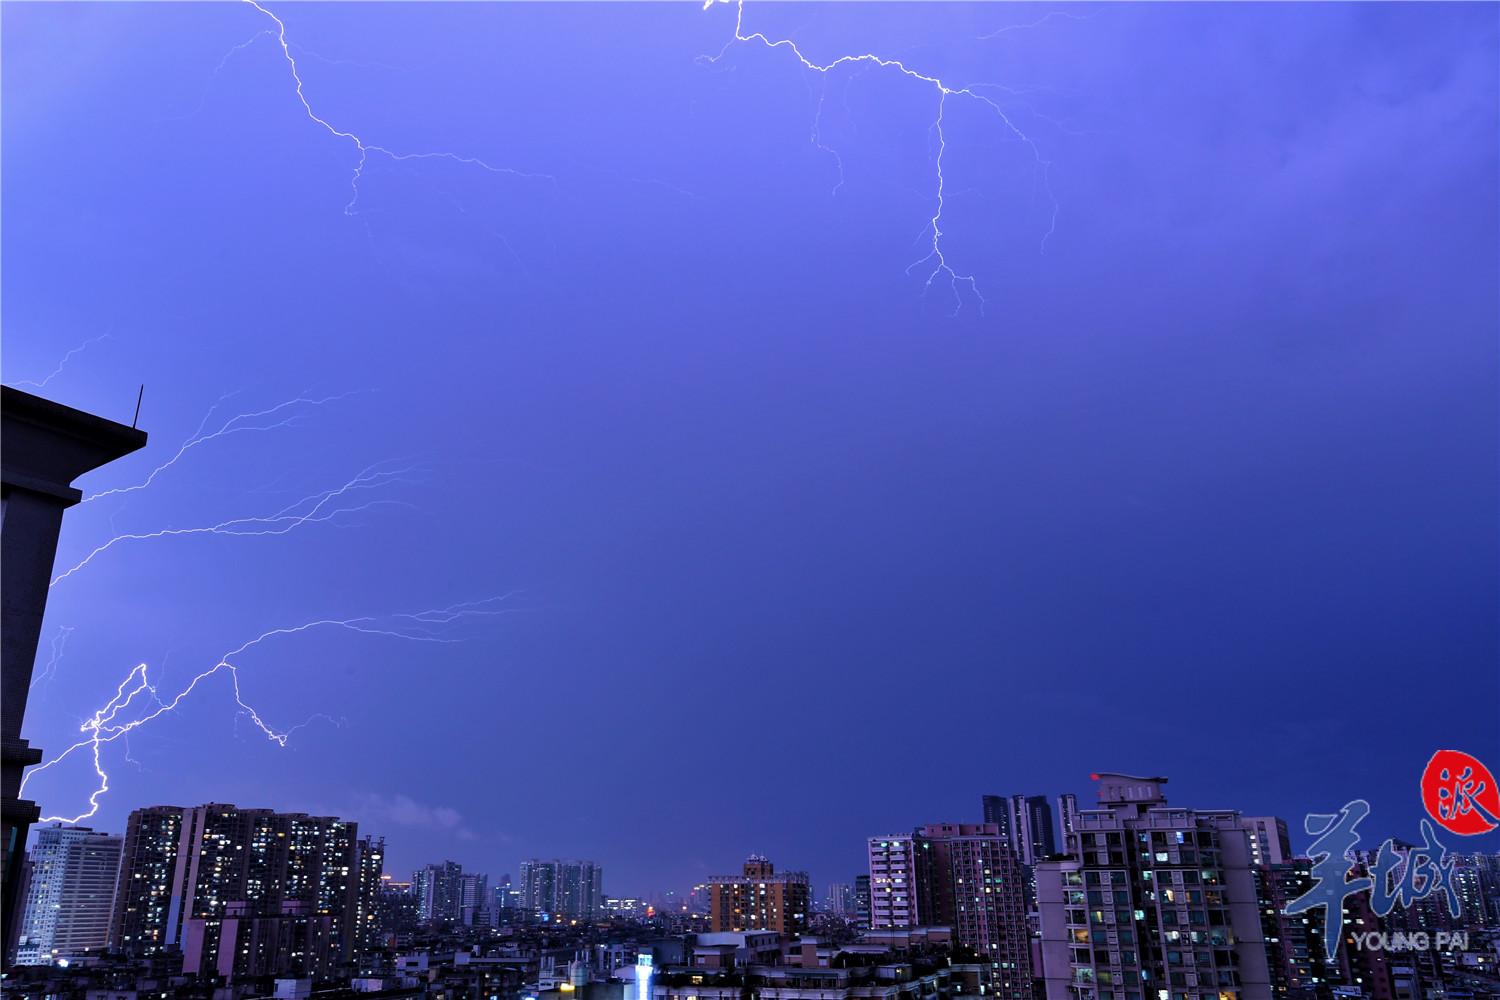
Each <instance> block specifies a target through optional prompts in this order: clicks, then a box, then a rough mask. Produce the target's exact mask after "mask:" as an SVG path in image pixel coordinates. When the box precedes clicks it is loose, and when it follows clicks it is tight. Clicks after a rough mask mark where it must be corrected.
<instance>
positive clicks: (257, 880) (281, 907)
mask: <svg viewBox="0 0 1500 1000" xmlns="http://www.w3.org/2000/svg"><path fill="white" fill-rule="evenodd" d="M382 854H383V850H382V849H381V847H380V845H379V842H377V841H372V840H370V839H369V838H366V839H364V840H361V839H359V836H358V828H357V826H356V824H354V823H350V822H345V821H344V820H341V819H337V818H334V817H331V816H308V815H305V814H303V813H278V812H275V811H273V810H270V809H240V808H238V807H236V806H233V805H227V804H223V803H210V804H208V805H203V806H197V807H195V808H182V807H178V806H154V807H151V808H148V809H137V810H136V811H135V812H133V813H131V815H130V820H129V822H128V824H127V825H126V830H125V844H124V851H123V856H122V859H121V865H120V878H119V882H118V884H117V888H116V892H115V906H114V916H113V919H112V921H111V931H110V940H111V943H112V944H113V945H114V946H115V947H117V948H119V949H120V950H122V951H124V952H126V953H127V954H131V955H144V954H150V953H153V952H157V951H160V950H162V949H164V948H166V947H169V946H176V947H178V948H180V949H181V950H182V955H183V970H184V971H185V972H189V973H193V972H200V973H215V974H219V975H223V976H226V977H230V978H233V977H240V976H259V975H285V974H306V975H319V974H326V973H327V972H329V971H331V970H332V969H333V968H335V967H337V966H338V965H340V964H342V963H346V962H351V961H353V960H355V959H356V958H357V957H358V955H359V954H360V951H361V949H362V948H363V947H365V945H366V943H367V941H368V939H369V933H368V925H369V924H370V923H372V922H373V921H371V920H369V919H367V918H368V917H369V916H371V915H373V912H374V905H375V893H376V890H377V888H378V886H379V879H380V869H381V855H382Z"/></svg>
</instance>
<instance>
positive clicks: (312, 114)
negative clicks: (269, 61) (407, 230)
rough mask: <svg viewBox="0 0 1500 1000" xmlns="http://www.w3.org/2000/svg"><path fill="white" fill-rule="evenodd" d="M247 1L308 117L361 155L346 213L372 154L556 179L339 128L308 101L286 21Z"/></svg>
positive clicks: (352, 205)
mask: <svg viewBox="0 0 1500 1000" xmlns="http://www.w3.org/2000/svg"><path fill="white" fill-rule="evenodd" d="M244 2H245V3H247V4H249V5H250V6H252V7H254V8H255V9H256V10H258V11H260V12H261V13H262V14H264V15H265V16H266V17H268V18H270V19H271V21H272V22H273V23H274V24H275V25H276V27H275V30H274V33H275V38H276V43H277V44H278V45H279V46H280V47H281V54H282V56H283V57H284V58H285V59H286V64H287V67H288V69H289V70H290V71H291V74H292V81H293V82H294V83H295V84H296V93H297V101H298V103H300V104H301V105H302V110H303V111H304V112H305V113H306V114H307V117H308V120H309V121H311V122H313V123H314V124H316V125H318V126H320V127H321V128H322V129H323V130H324V131H326V132H327V133H328V134H329V135H331V136H333V137H334V138H336V139H342V140H344V141H346V142H348V143H350V144H351V145H352V146H353V147H354V149H355V151H356V152H357V153H358V154H359V159H358V161H357V162H356V163H355V166H354V175H353V176H352V177H351V178H350V180H349V186H350V188H351V189H352V193H351V194H350V197H349V202H348V204H346V205H345V206H344V214H345V215H355V214H357V213H356V212H355V205H356V204H357V203H358V202H359V182H360V180H361V179H362V178H363V177H364V172H365V165H366V164H367V163H368V162H369V159H370V154H371V153H375V154H378V155H380V156H384V157H386V158H387V159H389V160H392V161H394V162H401V161H404V160H450V161H452V162H454V163H460V164H463V165H465V166H471V167H478V168H479V169H481V170H486V171H488V172H489V173H492V174H504V175H508V176H510V177H520V178H524V179H526V180H548V181H551V180H555V178H553V177H551V176H549V175H547V174H532V173H526V172H524V171H521V170H516V169H514V168H512V167H499V166H495V165H494V164H492V163H488V162H486V161H484V160H482V159H480V158H479V157H477V156H463V155H460V154H458V153H449V152H434V153H398V152H395V151H393V150H391V149H389V148H387V147H385V146H378V145H376V144H375V143H372V142H367V141H365V140H364V139H362V138H361V137H360V136H358V135H357V134H355V133H354V132H349V131H346V130H344V129H341V128H338V127H337V126H335V125H333V124H332V123H330V122H329V121H328V120H327V119H326V118H323V117H321V116H320V115H319V114H318V113H317V112H316V111H314V110H313V106H312V104H311V102H309V101H308V99H307V95H306V93H305V92H304V84H303V81H302V73H301V70H300V69H299V68H298V66H297V57H296V56H295V55H294V54H293V53H292V48H293V46H292V45H291V43H289V42H288V41H287V37H286V24H285V23H284V22H283V21H282V20H281V18H279V17H277V16H276V15H275V14H273V13H271V12H270V11H269V10H267V9H266V8H265V7H263V6H261V5H260V4H259V3H258V2H257V0H244ZM252 41H254V39H252Z"/></svg>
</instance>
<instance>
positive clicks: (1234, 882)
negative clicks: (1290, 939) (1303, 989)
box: [1037, 774, 1271, 1000]
mask: <svg viewBox="0 0 1500 1000" xmlns="http://www.w3.org/2000/svg"><path fill="white" fill-rule="evenodd" d="M1095 779H1096V781H1097V782H1098V791H1099V808H1098V809H1088V810H1080V811H1079V812H1078V813H1077V814H1076V815H1075V817H1074V819H1073V828H1072V830H1071V831H1070V832H1069V833H1068V834H1067V835H1066V837H1065V842H1066V853H1067V855H1068V857H1067V859H1066V860H1053V861H1044V862H1041V863H1040V864H1039V865H1038V866H1037V902H1038V909H1039V911H1040V928H1041V958H1042V966H1043V969H1044V973H1045V995H1046V997H1047V1000H1102V998H1110V1000H1159V998H1160V997H1163V996H1165V997H1167V998H1168V1000H1259V998H1262V997H1267V996H1270V990H1271V985H1270V977H1269V971H1268V968H1267V959H1266V949H1265V940H1264V928H1263V925H1262V922H1261V913H1260V907H1259V904H1258V900H1257V888H1256V879H1255V874H1254V870H1253V865H1252V864H1251V856H1250V846H1249V837H1248V834H1247V832H1246V829H1245V827H1244V826H1243V825H1242V824H1241V817H1240V816H1239V814H1238V813H1234V812H1224V811H1213V812H1202V811H1195V810H1192V809H1182V808H1174V807H1172V806H1169V805H1168V804H1167V800H1166V796H1165V795H1164V794H1163V792H1162V786H1163V785H1164V784H1166V779H1165V778H1138V777H1134V776H1131V775H1122V774H1100V775H1096V776H1095Z"/></svg>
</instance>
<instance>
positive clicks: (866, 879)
mask: <svg viewBox="0 0 1500 1000" xmlns="http://www.w3.org/2000/svg"><path fill="white" fill-rule="evenodd" d="M854 925H855V926H856V927H858V928H860V929H861V930H869V928H870V876H869V875H856V876H854Z"/></svg>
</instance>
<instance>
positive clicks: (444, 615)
mask: <svg viewBox="0 0 1500 1000" xmlns="http://www.w3.org/2000/svg"><path fill="white" fill-rule="evenodd" d="M513 596H514V594H502V595H500V596H498V597H489V598H484V599H482V600H478V601H467V602H463V603H459V604H452V605H449V606H448V607H445V608H430V609H427V610H424V611H416V612H402V613H397V614H391V615H385V616H365V617H358V618H319V619H315V620H313V621H307V622H303V623H301V624H298V625H288V626H281V627H278V628H272V629H268V630H266V631H265V632H262V633H261V634H260V635H257V636H255V637H254V638H253V639H250V640H248V641H246V642H243V643H241V644H240V645H238V646H236V647H234V648H233V649H231V650H229V651H228V652H226V653H224V654H222V655H220V656H219V657H218V658H217V659H216V661H215V662H214V664H213V665H212V666H210V667H208V668H207V669H205V670H203V671H201V672H200V673H198V674H197V675H196V676H194V677H193V678H192V679H191V680H190V681H188V683H187V684H186V685H185V686H184V687H183V688H182V689H181V690H180V691H178V692H177V694H175V695H174V696H173V697H172V698H171V700H170V701H163V700H162V699H161V697H160V693H159V691H158V689H157V685H156V684H153V683H152V682H151V679H150V677H149V675H148V668H147V665H146V664H144V663H140V664H137V665H136V666H134V667H132V668H131V669H130V672H129V673H127V674H126V675H125V678H124V679H123V680H121V681H120V684H119V686H118V687H117V688H116V689H115V693H114V696H113V697H111V698H110V699H109V700H108V701H107V702H105V703H104V705H103V706H102V707H101V708H100V709H99V710H98V711H96V712H95V713H94V714H93V715H92V716H90V717H89V718H88V719H86V720H84V722H83V723H82V725H80V726H79V732H80V733H82V734H83V738H82V739H80V740H78V741H77V742H75V743H74V744H72V745H71V746H69V747H68V748H67V749H66V750H64V751H63V752H62V753H60V754H58V755H57V756H56V757H54V758H52V759H51V760H49V761H47V763H45V764H41V765H39V766H37V767H34V768H32V769H31V770H29V771H28V772H26V774H25V775H24V776H23V777H22V779H21V788H22V789H23V790H24V789H25V788H26V783H27V782H29V781H30V780H31V779H33V778H35V777H36V776H37V775H38V774H42V773H44V772H46V771H48V770H50V769H51V768H53V767H56V766H57V765H58V764H61V763H62V762H63V761H65V760H67V759H68V758H69V757H71V756H73V755H74V754H75V753H78V752H80V751H85V752H87V754H88V756H89V758H90V760H91V763H92V765H93V769H94V776H95V778H96V779H97V784H96V786H95V788H94V790H93V792H91V793H90V794H89V797H88V809H87V810H85V811H83V812H81V813H79V814H78V815H76V816H47V817H43V819H42V822H44V823H52V822H61V823H79V822H82V821H83V820H86V819H88V818H90V817H91V816H93V815H94V814H95V813H96V812H98V810H99V801H100V800H101V799H102V798H103V797H104V796H105V795H106V794H107V793H108V792H109V772H108V771H107V770H106V769H105V767H104V759H103V748H104V747H105V746H106V745H108V744H110V743H113V742H115V741H116V740H120V739H126V738H127V737H128V736H129V734H130V733H132V732H135V731H136V730H139V729H140V728H141V727H142V726H145V725H147V724H149V723H150V722H152V721H153V720H155V719H158V718H160V717H161V716H163V715H165V714H167V713H168V712H173V711H175V710H176V709H177V707H178V706H179V705H181V704H182V703H183V701H185V700H186V699H187V698H188V697H189V696H190V695H192V693H193V692H194V691H195V690H197V688H198V686H199V685H200V684H202V683H203V682H204V681H206V680H208V679H209V678H211V677H214V676H216V675H218V674H220V673H227V674H229V678H230V690H231V693H232V694H233V695H234V701H235V704H236V705H237V706H238V707H239V712H240V713H241V714H243V715H244V716H246V717H248V718H249V719H250V721H251V722H252V723H254V725H255V726H256V728H257V729H259V730H260V731H261V732H262V733H263V734H264V735H265V737H266V738H267V739H269V740H270V741H271V742H273V743H275V744H276V745H277V746H278V747H285V746H286V745H287V741H288V740H290V739H291V737H292V735H293V734H294V733H296V732H297V731H298V730H300V729H302V728H304V727H306V726H308V725H310V724H311V723H313V722H315V721H318V720H326V721H329V722H333V723H334V724H335V725H337V724H338V721H337V720H334V719H332V718H331V717H329V716H327V715H322V714H321V713H320V714H316V715H313V716H311V717H309V718H308V719H307V720H306V721H304V722H301V723H298V724H297V725H295V726H292V727H290V728H288V729H280V730H279V729H276V728H274V727H272V726H271V725H270V724H269V723H268V722H266V720H265V719H264V718H263V717H262V716H261V714H260V712H259V711H257V710H256V709H255V708H254V707H253V706H251V705H250V703H249V702H247V701H246V700H245V697H244V693H243V691H242V690H241V689H240V673H239V671H240V665H239V664H238V663H236V662H235V660H236V658H237V657H239V656H241V655H243V654H245V653H248V652H249V651H251V650H253V649H255V648H256V647H257V646H259V645H261V644H262V643H265V642H269V641H270V640H272V639H277V638H281V637H285V636H294V635H300V634H302V633H305V632H311V631H313V630H316V629H342V630H345V631H349V632H358V633H362V634H364V635H376V636H385V637H388V638H392V639H399V640H403V641H406V642H434V643H457V642H462V641H463V640H462V639H461V638H459V637H456V636H453V635H450V634H445V633H444V631H443V630H444V628H445V627H447V626H452V625H455V624H457V623H459V622H462V621H465V620H470V619H486V618H493V617H496V616H499V615H505V614H513V613H514V612H515V611H517V610H519V609H516V608H513V607H509V606H503V605H505V604H506V602H508V601H509V600H510V598H511V597H513ZM137 698H140V702H141V703H142V704H144V703H145V702H146V701H147V700H148V699H149V700H150V701H151V702H153V703H154V705H155V707H154V708H151V709H149V710H147V711H145V712H144V714H141V713H139V712H137V713H135V714H133V715H132V714H130V711H129V710H130V709H131V706H132V705H133V704H137Z"/></svg>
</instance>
